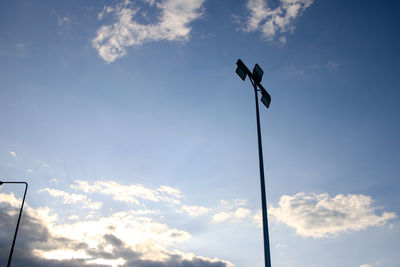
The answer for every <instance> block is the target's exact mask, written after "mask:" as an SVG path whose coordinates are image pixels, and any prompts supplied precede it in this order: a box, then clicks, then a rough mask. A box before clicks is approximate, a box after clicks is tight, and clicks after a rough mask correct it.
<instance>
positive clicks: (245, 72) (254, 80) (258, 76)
mask: <svg viewBox="0 0 400 267" xmlns="http://www.w3.org/2000/svg"><path fill="white" fill-rule="evenodd" d="M236 65H237V68H236V73H237V74H238V75H239V77H240V78H241V79H242V80H243V81H244V80H245V79H246V76H249V79H250V82H251V84H252V85H253V88H254V94H255V99H256V117H257V136H258V159H259V164H260V184H261V204H262V218H263V237H264V261H265V267H271V255H270V254H271V253H270V249H269V235H268V218H267V198H266V194H265V178H264V160H263V152H262V142H261V127H260V112H259V109H258V91H260V92H261V102H262V103H263V104H264V105H265V106H266V107H267V108H269V104H270V103H271V96H270V95H269V93H268V92H267V91H266V90H265V89H264V87H263V86H262V85H261V80H262V76H263V74H264V71H263V70H262V69H261V68H260V66H259V65H258V64H256V65H255V66H254V69H253V72H250V70H249V69H248V68H247V66H246V65H245V64H244V63H243V61H242V60H240V59H238V61H237V62H236Z"/></svg>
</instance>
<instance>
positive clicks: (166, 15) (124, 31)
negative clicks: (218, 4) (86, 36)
mask: <svg viewBox="0 0 400 267" xmlns="http://www.w3.org/2000/svg"><path fill="white" fill-rule="evenodd" d="M204 1H205V0H160V1H157V2H156V1H151V0H150V1H149V0H146V1H145V2H147V4H149V5H150V6H153V7H154V8H155V9H157V10H158V11H159V12H160V15H159V17H157V18H156V22H155V23H150V24H142V23H139V22H138V21H137V19H136V18H137V17H138V16H139V15H140V14H142V15H143V13H140V7H138V6H136V5H135V7H133V5H132V4H131V3H130V2H129V1H125V3H123V4H119V5H117V6H116V7H115V8H113V7H108V6H107V7H104V10H103V11H102V12H101V13H100V14H99V19H103V17H104V16H106V15H112V16H114V18H115V19H116V22H115V23H113V24H111V25H104V26H102V27H100V29H98V30H97V35H96V37H95V38H94V39H93V40H92V45H93V47H94V48H95V49H97V51H98V53H99V56H100V57H101V58H102V59H103V60H104V61H106V62H113V61H114V60H116V59H117V58H120V57H123V56H124V55H125V54H126V48H127V47H130V46H135V45H141V44H143V43H146V42H151V41H161V40H168V41H187V40H188V39H189V33H190V31H191V28H190V27H189V24H190V23H191V22H192V21H194V20H196V19H198V18H199V17H201V16H202V14H203V10H202V5H203V3H204Z"/></svg>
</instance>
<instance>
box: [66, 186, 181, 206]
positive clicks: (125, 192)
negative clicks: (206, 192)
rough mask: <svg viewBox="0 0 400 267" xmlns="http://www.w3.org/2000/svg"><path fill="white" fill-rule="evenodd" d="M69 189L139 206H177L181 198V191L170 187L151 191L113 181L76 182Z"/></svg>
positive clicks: (142, 187)
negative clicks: (146, 201) (101, 195)
mask: <svg viewBox="0 0 400 267" xmlns="http://www.w3.org/2000/svg"><path fill="white" fill-rule="evenodd" d="M71 188H72V189H75V190H80V191H83V192H85V193H98V194H103V195H109V196H111V197H112V198H113V199H114V200H117V201H121V202H126V203H133V204H136V205H139V204H141V202H140V201H139V200H148V201H152V202H164V203H168V204H172V205H178V204H180V200H179V199H180V198H182V196H183V194H182V192H181V191H179V190H178V189H176V188H173V187H171V186H165V185H163V186H160V187H158V188H157V189H151V188H147V187H145V186H143V185H141V184H130V185H123V184H120V183H117V182H115V181H95V182H93V183H88V182H86V181H81V180H76V181H75V184H72V185H71Z"/></svg>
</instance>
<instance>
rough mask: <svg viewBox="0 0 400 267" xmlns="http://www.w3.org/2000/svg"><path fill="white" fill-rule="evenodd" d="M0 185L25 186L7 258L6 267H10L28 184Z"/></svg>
mask: <svg viewBox="0 0 400 267" xmlns="http://www.w3.org/2000/svg"><path fill="white" fill-rule="evenodd" d="M1 184H25V192H24V198H23V199H22V205H21V209H20V211H19V215H18V221H17V226H16V227H15V233H14V239H13V242H12V245H11V250H10V255H9V256H8V263H7V267H10V266H11V259H12V255H13V252H14V246H15V240H16V239H17V234H18V228H19V222H20V221H21V215H22V209H23V208H24V203H25V197H26V191H27V190H28V183H27V182H1V181H0V185H1Z"/></svg>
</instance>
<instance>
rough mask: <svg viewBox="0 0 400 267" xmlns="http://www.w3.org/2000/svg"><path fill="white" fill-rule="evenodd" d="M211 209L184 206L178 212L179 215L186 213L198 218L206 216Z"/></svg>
mask: <svg viewBox="0 0 400 267" xmlns="http://www.w3.org/2000/svg"><path fill="white" fill-rule="evenodd" d="M209 210H210V209H209V208H206V207H202V206H188V205H183V206H181V207H180V208H179V209H177V210H176V212H178V213H186V214H188V215H189V216H190V217H198V216H201V215H205V214H207V213H208V212H209Z"/></svg>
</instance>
